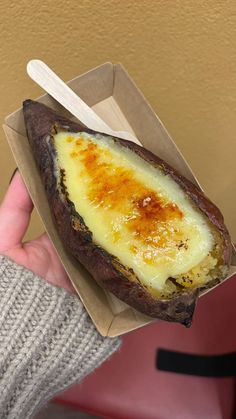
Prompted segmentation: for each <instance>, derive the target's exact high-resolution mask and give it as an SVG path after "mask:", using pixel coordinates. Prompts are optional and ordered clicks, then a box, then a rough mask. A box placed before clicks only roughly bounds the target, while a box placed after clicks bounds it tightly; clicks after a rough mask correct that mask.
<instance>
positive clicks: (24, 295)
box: [0, 256, 120, 419]
mask: <svg viewBox="0 0 236 419" xmlns="http://www.w3.org/2000/svg"><path fill="white" fill-rule="evenodd" d="M119 345H120V339H118V338H116V339H111V338H103V337H102V336H100V335H99V333H98V332H97V331H96V329H95V327H94V326H93V324H92V322H91V321H90V319H89V317H88V315H87V313H86V311H85V309H84V307H83V305H82V303H81V302H80V300H79V299H78V298H77V297H76V296H74V295H71V294H69V293H68V292H66V291H65V290H63V289H61V288H58V287H55V286H52V285H49V284H48V283H46V282H45V281H44V280H42V279H41V278H39V277H37V276H35V274H33V273H32V272H31V271H29V270H27V269H25V268H24V267H22V266H19V265H17V264H15V263H14V262H12V261H10V260H9V259H8V258H6V257H4V256H0V418H4V419H13V418H14V419H16V418H17V419H28V418H30V417H32V416H33V415H34V414H35V412H36V411H37V410H38V409H39V407H41V406H42V405H43V404H44V403H45V402H46V401H47V400H49V399H51V398H52V397H53V396H54V395H55V394H57V393H58V392H60V391H62V390H64V389H65V388H67V387H68V386H70V385H71V384H73V383H75V382H79V381H80V380H82V379H83V378H84V377H85V376H86V375H87V374H89V373H90V372H91V371H93V370H94V369H95V368H96V367H98V366H99V365H100V364H101V363H102V362H103V361H105V359H107V358H108V357H109V356H110V355H111V354H112V353H113V352H114V351H115V350H117V349H118V347H119Z"/></svg>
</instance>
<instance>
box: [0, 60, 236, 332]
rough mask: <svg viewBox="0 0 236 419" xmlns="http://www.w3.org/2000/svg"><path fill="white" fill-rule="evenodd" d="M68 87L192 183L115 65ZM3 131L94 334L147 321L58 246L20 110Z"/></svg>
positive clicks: (124, 329)
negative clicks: (90, 320) (106, 289)
mask: <svg viewBox="0 0 236 419" xmlns="http://www.w3.org/2000/svg"><path fill="white" fill-rule="evenodd" d="M68 85H69V86H70V87H71V88H72V89H73V90H74V91H75V92H76V93H77V94H78V95H79V96H80V97H81V98H82V99H83V100H84V101H85V102H86V103H87V104H88V105H89V106H91V107H93V109H94V110H95V111H96V112H97V114H98V115H99V116H101V117H102V118H103V119H104V120H105V122H106V123H107V124H108V125H110V126H111V128H113V129H114V130H126V131H130V132H133V133H135V135H136V137H137V138H138V139H139V141H140V142H141V143H142V144H143V145H144V146H145V147H146V148H148V149H149V150H151V151H152V152H154V153H155V154H157V155H158V156H159V157H161V158H163V159H164V160H166V161H167V162H168V163H169V164H171V165H172V166H173V167H175V168H176V169H177V170H179V171H180V172H181V173H182V174H183V175H184V176H186V177H187V178H188V179H190V180H191V181H192V182H194V183H196V184H198V182H197V180H196V178H195V177H194V175H193V173H192V171H191V170H190V168H189V166H188V164H187V163H186V161H185V160H184V158H183V156H182V155H181V153H180V152H179V150H178V149H177V147H176V145H175V144H174V142H173V141H172V139H171V138H170V136H169V134H168V133H167V131H166V129H165V128H164V126H163V125H162V123H161V122H160V120H159V119H158V117H157V116H156V115H155V113H154V112H153V110H152V109H151V107H150V106H149V104H148V103H147V101H146V100H145V98H144V96H143V95H142V94H141V92H140V91H139V90H138V89H137V87H136V86H135V84H134V83H133V81H132V80H131V78H130V77H129V75H128V74H127V72H126V71H125V70H124V68H123V67H122V66H121V65H120V64H115V65H113V64H111V63H106V64H103V65H101V66H99V67H97V68H95V69H93V70H91V71H89V72H88V73H85V74H83V75H81V76H79V77H76V78H75V79H73V80H71V81H70V82H68ZM25 99H27V98H25ZM37 100H39V101H40V102H43V103H45V104H46V105H48V106H50V107H52V108H53V109H55V110H56V111H58V112H59V113H62V114H63V115H66V116H69V117H71V115H70V114H69V113H68V112H67V111H66V110H65V109H64V108H62V107H61V106H60V105H59V104H58V103H57V102H56V101H54V100H53V99H52V98H51V97H50V96H48V95H46V94H45V95H43V96H41V97H40V98H38V99H37ZM4 131H5V134H6V137H7V140H8V143H9V146H10V148H11V150H12V153H13V156H14V158H15V160H16V163H17V165H18V167H19V170H20V171H21V173H22V176H23V178H24V180H25V183H26V185H27V188H28V190H29V192H30V195H31V197H32V200H33V202H34V205H35V207H36V209H37V210H38V213H39V215H40V217H41V219H42V221H43V223H44V225H45V229H46V231H47V233H48V234H49V236H50V237H51V239H52V241H53V243H54V245H55V248H56V250H57V252H58V255H59V257H60V258H61V260H62V263H63V265H64V267H65V269H66V271H67V273H68V275H69V277H70V278H71V281H72V283H73V285H74V287H75V289H76V291H77V292H78V294H79V296H80V298H81V300H82V301H83V303H84V305H85V307H86V309H87V311H88V313H89V315H90V316H91V318H92V320H93V322H94V324H95V325H96V327H97V329H98V331H99V332H100V333H101V334H102V335H103V336H117V335H121V334H123V333H126V332H128V331H131V330H133V329H136V328H138V327H141V326H144V325H145V324H147V323H150V322H152V321H153V319H151V318H150V317H147V316H145V315H143V314H141V313H139V312H137V311H136V310H134V309H132V308H130V307H129V306H127V305H126V304H124V303H123V302H121V301H119V300H118V299H116V298H115V297H114V296H112V295H111V294H109V293H107V292H105V291H104V290H103V289H101V288H100V287H99V286H98V285H97V284H96V282H95V281H94V280H93V279H92V278H91V276H90V275H89V274H88V272H87V271H86V270H85V269H84V268H83V267H82V266H81V265H80V264H79V263H78V262H77V261H76V260H74V258H72V257H71V256H70V255H69V254H68V253H67V251H66V250H65V249H64V248H63V246H62V243H61V241H60V239H59V237H58V234H57V231H56V229H55V227H54V224H53V221H52V218H51V214H50V209H49V206H48V203H47V199H46V195H45V192H44V188H43V186H42V183H41V181H40V178H39V174H38V171H37V168H36V165H35V162H34V159H33V156H32V154H31V150H30V147H29V144H28V140H27V138H26V133H25V126H24V120H23V112H22V109H20V110H17V111H16V112H14V113H13V114H11V115H9V116H8V117H6V119H5V125H4ZM235 265H236V257H235V254H234V256H233V264H232V266H231V271H230V276H229V277H231V276H232V275H233V274H234V273H236V266H235Z"/></svg>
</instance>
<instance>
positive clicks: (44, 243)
mask: <svg viewBox="0 0 236 419" xmlns="http://www.w3.org/2000/svg"><path fill="white" fill-rule="evenodd" d="M32 210H33V203H32V201H31V198H30V196H29V193H28V191H27V189H26V187H25V184H24V182H23V180H22V178H21V175H20V173H19V171H17V172H16V173H15V175H14V176H13V179H12V181H11V183H10V185H9V188H8V190H7V192H6V195H5V197H4V199H3V202H2V204H1V206H0V254H2V255H5V256H8V257H9V258H10V259H11V260H13V261H14V262H16V263H17V264H19V265H23V266H25V267H26V268H27V269H30V270H31V271H32V272H34V273H35V274H36V275H39V276H41V277H42V278H44V279H45V280H46V281H48V282H50V283H51V284H53V285H57V286H59V287H62V288H65V289H66V290H68V291H71V292H73V291H74V289H73V286H72V284H71V282H70V280H69V278H68V276H67V274H66V272H65V270H64V268H63V266H62V264H61V262H60V260H59V258H58V256H57V253H56V251H55V249H54V247H53V245H52V243H51V241H50V239H49V237H48V236H47V234H46V233H44V234H42V235H41V236H40V237H38V238H37V239H36V240H31V241H29V242H25V243H23V242H22V240H23V237H24V235H25V233H26V230H27V228H28V225H29V222H30V216H31V212H32Z"/></svg>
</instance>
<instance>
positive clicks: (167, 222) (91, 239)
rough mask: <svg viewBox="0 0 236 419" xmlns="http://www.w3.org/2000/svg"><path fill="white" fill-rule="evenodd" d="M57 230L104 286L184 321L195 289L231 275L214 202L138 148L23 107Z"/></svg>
mask: <svg viewBox="0 0 236 419" xmlns="http://www.w3.org/2000/svg"><path fill="white" fill-rule="evenodd" d="M23 111H24V118H25V125H26V130H27V135H28V139H29V142H30V145H31V147H32V151H33V154H34V157H35V160H36V162H37V165H38V168H39V172H40V175H41V178H42V181H43V184H44V186H45V190H46V193H47V197H48V201H49V204H50V208H51V211H52V214H53V218H54V220H55V223H56V226H57V229H58V232H59V235H60V237H61V240H62V242H63V244H64V246H65V247H66V248H67V249H68V250H69V252H70V253H71V254H72V255H73V256H74V257H75V258H76V259H77V260H78V261H80V263H82V264H83V265H84V267H85V268H86V269H87V270H88V271H89V272H90V273H91V275H92V276H93V277H94V278H95V280H96V281H97V282H98V283H99V284H100V285H101V286H102V287H104V288H105V289H106V290H109V291H110V292H112V293H113V294H114V295H116V296H117V297H118V298H119V299H121V300H123V301H125V302H126V303H127V304H129V305H130V306H132V307H134V308H136V309H137V310H139V311H141V312H143V313H145V314H147V315H150V316H152V317H157V318H160V319H163V320H168V321H176V322H181V323H183V324H185V325H190V324H191V319H192V315H193V311H194V307H195V303H196V299H197V297H198V296H199V294H200V293H201V292H202V291H203V290H205V289H209V288H211V287H212V286H214V285H215V284H216V283H218V282H220V281H222V280H223V279H224V278H225V277H226V275H227V272H228V267H229V265H230V258H231V242H230V237H229V233H228V231H227V228H226V227H225V225H224V220H223V217H222V214H221V213H220V211H219V210H218V208H217V207H216V206H215V205H214V204H213V203H212V202H211V201H210V200H209V199H208V198H207V197H206V196H205V195H204V194H203V193H202V192H201V191H200V190H199V189H198V188H197V187H196V186H195V185H193V184H192V183H191V182H190V181H189V180H187V179H186V178H184V177H183V176H181V174H179V173H178V172H177V171H176V170H174V169H173V168H172V167H170V166H169V165H168V164H167V163H166V162H164V161H163V160H161V159H160V158H159V157H157V156H155V155H154V154H152V153H151V152H150V151H148V150H146V149H145V148H143V147H141V146H138V145H137V144H134V143H133V142H130V141H125V140H122V139H119V138H113V137H110V136H108V135H105V134H101V133H97V132H94V131H91V130H89V129H87V128H85V127H83V126H81V125H80V124H78V123H75V122H73V121H70V120H68V119H66V118H64V117H62V116H60V115H58V114H56V113H55V112H54V111H53V110H51V109H49V108H48V107H46V106H45V105H43V104H41V103H38V102H34V101H31V100H27V101H25V102H24V104H23Z"/></svg>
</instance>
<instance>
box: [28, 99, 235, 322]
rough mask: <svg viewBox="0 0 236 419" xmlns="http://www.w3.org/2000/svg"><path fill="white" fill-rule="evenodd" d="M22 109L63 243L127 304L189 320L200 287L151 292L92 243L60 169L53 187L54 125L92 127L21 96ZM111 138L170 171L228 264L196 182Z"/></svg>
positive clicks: (219, 223) (212, 213)
mask: <svg viewBox="0 0 236 419" xmlns="http://www.w3.org/2000/svg"><path fill="white" fill-rule="evenodd" d="M23 112H24V118H25V125H26V130H27V135H28V139H29V143H30V145H31V148H32V151H33V155H34V158H35V160H36V163H37V166H38V169H39V172H40V175H41V179H42V181H43V184H44V187H45V190H46V194H47V197H48V201H49V205H50V208H51V212H52V214H53V218H54V221H55V223H56V226H57V230H58V232H59V235H60V237H61V240H62V243H63V244H64V246H65V248H66V249H68V250H69V252H70V253H71V254H72V255H73V256H74V257H75V258H76V259H77V260H78V261H79V262H80V263H81V264H82V265H83V266H84V267H85V268H86V269H87V270H88V271H89V272H90V274H91V275H92V276H93V277H94V279H95V280H96V281H97V282H98V283H99V284H100V285H101V286H102V287H103V288H105V289H106V290H108V291H110V292H112V293H113V294H114V295H116V296H117V297H118V298H120V299H121V300H122V301H124V302H126V303H127V304H129V305H130V306H132V307H134V308H135V309H137V310H139V311H140V312H142V313H144V314H147V315H149V316H151V317H156V318H159V319H162V320H168V321H175V322H180V323H183V324H185V325H186V326H190V325H191V321H192V315H193V312H194V308H195V303H196V300H197V297H198V295H199V293H200V292H201V291H202V289H199V288H198V289H194V290H191V291H188V292H186V291H183V292H181V293H180V294H176V296H174V297H173V298H171V299H169V300H168V299H157V298H154V297H153V296H152V295H151V294H150V293H149V292H148V290H147V289H146V288H144V287H143V286H142V285H141V284H140V281H139V279H138V278H137V276H136V275H135V273H134V272H133V270H132V269H129V268H128V267H125V266H123V265H122V264H121V262H120V261H119V260H118V259H117V258H116V257H114V256H113V255H111V254H109V253H108V252H106V251H105V250H104V249H102V248H101V247H99V246H98V245H96V244H94V243H93V238H92V233H91V232H90V230H89V229H88V228H87V226H86V225H85V223H84V221H83V218H82V217H81V216H80V215H79V214H78V213H77V212H76V210H75V207H74V204H73V203H72V202H71V201H70V200H69V199H68V196H67V192H66V189H65V186H64V183H63V171H61V176H60V186H59V187H58V182H57V178H56V175H55V167H56V151H55V149H54V146H53V142H52V135H53V133H55V130H56V129H57V127H60V128H62V129H64V130H66V131H70V132H79V131H84V132H89V133H94V131H92V130H89V129H87V128H84V127H83V126H82V125H80V124H78V123H75V122H73V121H70V120H68V119H67V118H64V117H62V116H60V115H58V114H57V113H55V112H54V111H53V110H51V109H49V108H48V107H46V106H45V105H43V104H41V103H39V102H34V101H31V100H26V101H25V102H24V103H23ZM104 136H106V134H104ZM115 141H116V142H117V143H119V144H120V146H122V147H128V148H129V149H131V150H132V151H134V152H135V153H136V154H138V155H139V156H140V157H141V158H142V159H144V160H146V161H147V162H149V163H150V164H151V165H152V166H154V167H158V168H159V169H161V170H162V171H163V173H165V174H168V175H169V176H171V177H172V178H173V179H174V180H175V182H177V183H178V184H179V185H180V187H181V188H182V189H183V190H184V192H185V193H186V194H187V195H188V196H189V197H190V198H191V199H192V201H194V203H195V204H196V206H197V207H198V208H199V209H200V210H201V211H202V212H203V213H204V214H205V215H206V216H207V217H208V219H209V220H210V221H211V223H212V224H213V225H214V226H215V227H216V229H217V230H218V231H219V233H220V235H221V237H222V240H223V255H222V257H223V259H224V265H225V266H229V265H230V260H231V251H232V246H231V241H230V237H229V233H228V231H227V229H226V227H225V225H224V220H223V216H222V214H221V213H220V211H219V210H218V208H217V207H216V206H215V205H214V204H213V203H212V202H211V201H209V199H208V198H206V196H205V195H204V194H203V193H202V192H201V191H200V189H199V188H198V187H196V186H195V185H193V184H192V183H191V182H190V181H189V180H187V179H186V178H184V177H183V176H181V174H179V173H178V172H177V171H176V170H174V169H173V168H172V167H171V166H169V165H168V164H167V163H166V162H164V161H163V160H161V159H160V158H159V157H157V156H155V155H154V154H153V153H151V152H150V151H148V150H146V149H145V148H143V147H141V146H138V145H137V144H134V143H133V142H130V141H126V140H122V139H119V138H115ZM222 279H223V278H217V279H215V280H214V281H212V282H211V283H209V284H208V285H207V288H210V287H211V286H213V285H215V284H216V283H217V282H220V281H221V280H222Z"/></svg>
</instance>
